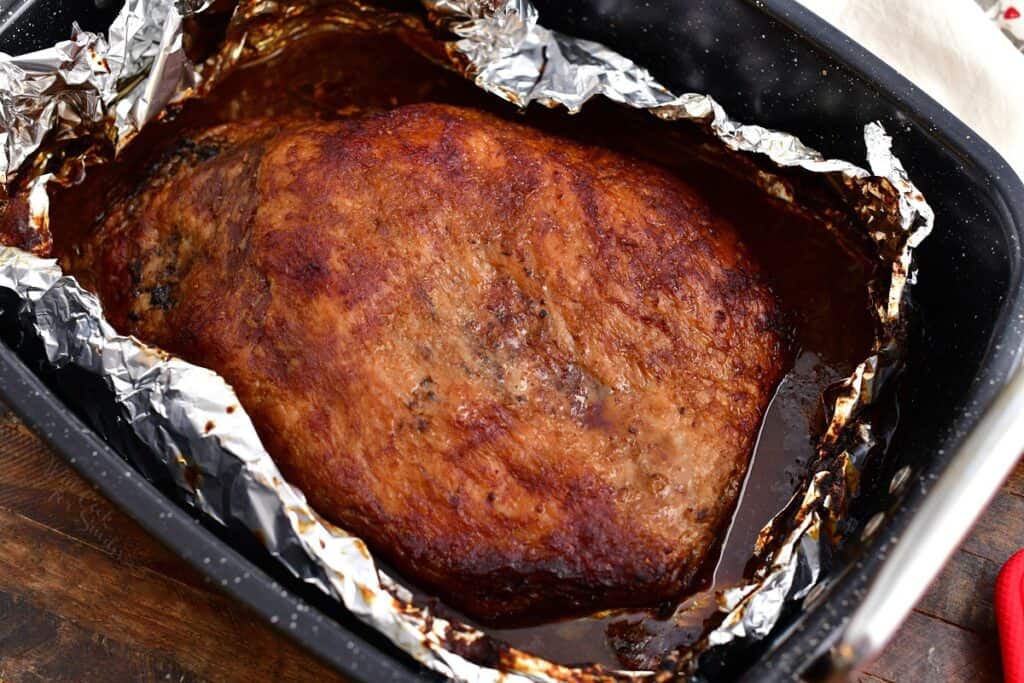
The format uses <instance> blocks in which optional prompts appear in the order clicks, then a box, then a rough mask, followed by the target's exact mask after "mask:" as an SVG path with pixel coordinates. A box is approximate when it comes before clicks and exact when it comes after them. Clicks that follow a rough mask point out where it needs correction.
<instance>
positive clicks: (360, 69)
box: [52, 28, 872, 669]
mask: <svg viewBox="0 0 1024 683" xmlns="http://www.w3.org/2000/svg"><path fill="white" fill-rule="evenodd" d="M404 37H405V38H406V42H403V41H402V40H400V39H399V38H397V37H395V36H383V37H382V36H380V35H377V34H372V33H368V32H361V31H359V30H357V29H352V28H350V29H348V30H347V31H346V32H344V33H343V34H342V35H340V36H339V35H338V33H335V32H326V33H319V34H314V35H308V36H305V37H301V38H295V39H293V40H292V41H291V42H290V43H289V47H288V48H287V49H286V50H284V51H283V52H282V53H280V54H279V55H277V56H275V57H274V58H273V59H270V60H266V61H263V62H261V63H259V64H256V65H254V66H250V67H248V68H246V69H243V70H241V71H239V72H238V73H236V74H234V75H233V76H231V77H230V78H229V79H228V80H226V81H225V82H224V83H223V84H222V85H221V86H219V88H218V89H217V90H215V92H214V93H213V94H212V95H211V96H210V97H208V98H206V99H205V100H201V101H195V102H190V103H188V104H187V105H185V106H184V108H183V109H182V110H181V111H180V112H179V113H178V114H177V115H176V116H175V117H173V120H171V121H165V122H161V123H159V124H156V125H152V126H150V127H149V128H148V129H147V130H146V131H145V132H144V133H142V134H141V135H140V136H139V138H138V139H137V140H136V141H134V142H133V143H132V145H130V146H129V149H128V150H126V153H125V154H124V155H123V156H122V159H121V161H119V162H118V163H116V164H111V165H108V166H106V167H101V168H98V169H94V170H93V171H90V175H89V177H88V178H87V179H86V181H85V182H84V183H83V184H82V185H79V186H78V187H75V188H71V189H68V190H62V191H61V193H62V195H63V196H62V197H61V198H59V199H58V200H56V201H54V202H53V206H54V214H53V221H52V225H53V230H54V236H55V249H56V251H57V254H58V255H59V254H60V253H62V250H67V249H72V248H74V247H73V245H74V243H75V242H76V241H77V240H78V239H79V235H81V234H83V231H88V230H89V228H90V226H91V225H92V224H94V221H93V218H94V217H95V216H97V215H99V214H100V212H101V211H102V210H103V206H104V205H109V202H112V201H118V200H119V198H123V197H124V196H126V195H127V194H128V193H130V192H131V190H132V185H133V184H134V182H135V181H134V180H133V179H137V178H138V169H139V168H140V164H147V163H151V162H152V160H153V158H154V157H155V156H158V154H159V151H160V148H161V146H162V145H167V144H169V143H170V142H173V141H174V140H176V139H178V138H180V137H181V135H182V132H183V131H188V130H190V129H195V128H199V127H205V126H209V125H211V124H213V123H218V122H224V121H232V120H240V119H245V118H250V117H255V116H268V115H274V116H298V115H303V116H317V117H321V118H339V117H341V118H344V117H349V116H354V115H359V114H364V113H366V112H371V111H376V110H381V109H387V108H391V107H394V106H399V105H402V104H409V103H413V102H423V101H435V102H437V101H440V102H449V103H454V104H462V105H470V106H476V107H481V108H485V109H489V110H491V111H494V112H496V113H499V114H501V115H504V116H508V117H521V115H520V114H519V113H518V112H517V111H516V110H515V109H514V108H513V107H511V106H509V105H507V104H505V103H503V102H500V101H499V100H498V99H497V98H494V97H491V96H488V95H485V94H483V93H482V92H481V91H479V90H478V89H476V88H475V87H474V86H472V85H470V84H469V83H468V82H466V81H465V80H464V79H462V78H461V77H460V76H457V75H455V74H452V73H450V72H447V71H445V70H443V69H441V68H439V67H438V66H436V65H434V64H433V63H431V62H430V61H428V60H427V59H425V58H423V57H422V56H420V54H418V53H417V52H416V51H414V50H413V49H411V48H409V47H408V46H407V44H406V43H407V42H408V39H409V37H410V35H409V34H408V33H406V34H405V36H404ZM525 120H526V121H528V122H530V123H532V124H533V125H537V126H539V127H542V128H546V129H549V130H552V131H554V132H557V133H559V134H562V135H567V136H570V137H577V138H581V139H584V140H589V141H591V142H594V143H596V144H603V145H606V146H610V147H617V148H620V149H624V150H626V151H630V152H632V153H633V154H637V155H639V156H644V157H647V158H648V159H649V160H651V161H654V162H656V163H661V164H663V165H667V166H670V167H672V168H675V169H678V171H679V172H680V173H681V174H683V175H684V177H685V178H686V179H687V180H688V181H689V182H691V183H694V184H696V185H697V186H698V187H699V188H700V189H701V190H702V191H703V192H704V194H705V195H706V196H707V198H708V199H709V200H710V201H711V203H712V205H713V206H714V207H715V208H716V209H717V210H718V211H720V212H721V213H723V214H725V215H727V216H728V217H729V218H731V219H732V222H733V223H734V224H735V225H736V226H737V228H738V229H739V231H740V232H741V233H742V235H743V237H744V238H745V241H746V243H747V245H748V246H749V247H750V249H751V250H752V251H753V252H754V253H755V255H756V256H757V257H758V258H759V260H760V262H761V263H762V264H763V267H764V270H765V271H766V272H767V273H768V274H769V278H770V280H771V282H772V286H773V288H774V289H775V291H776V292H777V294H778V295H779V297H780V298H781V300H782V301H783V304H784V306H785V307H786V309H787V310H788V311H789V313H790V315H791V316H792V319H793V322H794V326H795V328H796V340H797V346H798V349H799V350H798V352H797V353H796V354H795V357H794V359H793V364H792V368H791V370H790V371H789V373H788V374H787V375H786V377H785V378H784V379H783V380H782V382H781V383H780V385H779V387H778V390H777V392H776V395H775V397H774V399H773V400H772V402H771V404H770V406H769V408H768V411H767V413H766V415H765V418H764V422H763V425H762V427H761V433H760V437H759V440H758V442H757V445H756V447H755V449H754V453H753V456H752V461H751V465H750V468H749V471H748V475H747V482H746V484H745V486H744V488H743V491H742V493H741V496H740V500H739V503H738V505H737V508H736V511H735V513H734V516H733V520H732V522H731V524H730V526H729V528H728V530H727V533H723V538H724V541H723V542H722V547H721V549H720V553H717V554H716V553H712V554H711V555H712V559H713V560H714V561H711V562H709V563H708V568H707V571H706V572H705V579H704V583H703V585H702V590H701V592H698V593H696V594H694V595H692V596H691V597H689V598H687V599H686V600H685V601H683V602H682V604H681V605H679V606H678V607H677V608H675V609H673V607H672V606H668V607H665V608H662V609H660V610H658V609H651V610H630V611H613V612H608V613H604V614H602V615H599V616H591V617H585V618H575V619H567V620H562V621H557V622H553V623H544V624H539V625H530V626H526V627H520V628H489V627H486V626H482V627H481V628H483V629H484V630H485V631H487V632H489V633H491V634H492V635H494V636H496V637H498V638H500V639H502V640H504V641H506V642H508V643H509V644H511V645H513V646H514V647H517V648H520V649H522V650H525V651H528V652H531V653H533V654H536V655H540V656H542V657H545V658H547V659H550V660H553V661H556V662H559V663H564V664H578V663H600V664H604V665H606V666H609V667H612V668H616V669H618V668H623V667H627V668H647V667H650V666H653V665H654V663H656V661H657V660H658V659H659V657H660V656H661V655H663V654H664V653H666V652H668V651H670V650H671V649H674V648H676V647H679V646H683V645H687V644H690V643H692V642H694V641H695V640H696V639H697V638H698V637H699V636H700V634H701V632H702V631H703V628H704V623H705V621H706V620H707V619H708V617H710V616H711V615H712V614H713V613H714V611H715V591H716V589H720V588H723V587H727V586H730V585H735V584H736V583H737V582H740V581H741V580H742V579H743V577H744V575H745V570H746V569H747V567H746V564H747V562H748V560H749V558H750V555H751V551H752V548H753V546H754V542H755V540H756V538H757V535H758V531H759V530H760V529H761V527H762V526H763V525H764V524H765V523H766V522H767V521H768V520H769V519H770V518H771V517H772V516H773V515H774V514H775V513H776V512H777V511H778V510H779V509H780V508H781V507H782V506H783V505H784V504H785V503H786V502H787V501H788V500H789V499H790V498H791V497H792V495H793V493H794V492H795V491H796V490H797V488H798V487H799V484H800V482H801V481H802V479H803V477H804V476H805V474H806V472H807V467H808V464H809V463H810V461H811V460H812V459H813V457H814V455H815V447H814V444H815V441H816V440H817V438H818V437H819V436H820V434H821V433H822V431H823V430H824V426H825V417H824V411H823V406H822V405H821V393H822V391H823V390H824V389H825V388H826V387H827V386H828V385H829V384H831V383H832V382H834V381H836V380H838V379H840V378H842V377H844V376H846V375H848V374H849V373H850V371H851V370H852V369H853V368H854V366H855V365H856V363H858V362H859V361H860V360H862V359H863V358H864V357H865V356H866V355H867V354H868V352H869V350H870V348H871V343H872V321H871V318H870V315H869V307H868V296H867V282H868V280H869V277H870V275H871V272H870V266H869V263H868V261H867V260H866V259H864V258H863V257H858V256H856V255H855V254H854V252H852V251H851V250H850V249H849V248H846V249H844V248H841V247H840V246H839V244H838V242H837V240H836V238H835V237H834V236H833V235H832V234H830V233H829V232H828V230H827V229H826V227H825V226H824V225H823V224H822V223H820V222H819V221H816V220H813V219H809V218H807V217H805V216H803V215H800V214H799V213H797V212H794V211H791V210H789V209H787V208H786V207H785V206H784V205H783V204H782V203H780V202H778V201H776V200H773V199H769V198H768V197H767V196H766V195H765V194H764V193H763V192H762V191H761V190H759V189H757V188H756V187H755V186H754V185H753V184H752V182H750V181H749V180H747V179H746V178H745V177H743V176H741V175H737V173H736V168H739V167H742V165H743V163H746V164H750V163H751V162H750V161H749V159H746V158H744V160H743V162H739V161H737V163H735V164H732V168H731V170H730V164H729V163H726V164H725V165H721V161H720V159H719V161H718V162H715V161H714V160H713V159H711V160H709V158H708V157H709V152H708V150H709V149H710V150H715V151H713V152H711V153H710V155H711V157H712V158H713V157H714V156H715V155H716V154H717V155H718V156H719V157H721V154H723V153H719V152H718V151H717V150H719V149H720V146H719V145H718V144H717V143H711V144H709V141H708V138H707V136H706V135H705V134H704V133H703V132H701V131H700V130H699V129H698V128H697V127H696V126H693V125H691V124H686V123H671V124H670V123H664V122H659V121H656V120H654V119H653V118H652V117H650V116H649V115H647V114H646V113H638V112H633V111H626V110H624V109H621V108H619V107H617V106H615V105H611V104H609V103H607V102H603V101H602V102H594V103H592V104H590V105H588V107H587V109H586V111H585V112H584V113H583V114H581V115H578V116H576V117H571V118H570V117H568V116H566V115H565V114H564V113H560V112H550V111H547V110H542V109H540V108H531V110H530V111H529V112H528V113H527V114H526V115H525ZM724 154H725V155H726V156H728V154H729V153H724ZM749 175H752V173H750V172H748V173H747V176H749ZM819 190H820V188H819ZM410 588H411V587H410ZM419 597H420V598H421V599H426V600H427V602H429V603H430V604H431V605H432V606H434V608H435V609H436V610H437V611H438V612H439V613H440V614H442V615H447V616H453V617H458V618H460V619H461V620H463V621H466V622H469V623H472V622H471V621H470V620H468V619H465V618H464V617H462V616H461V615H458V614H457V613H455V612H453V611H452V610H450V609H448V608H446V607H445V606H443V605H437V604H436V601H434V600H431V599H429V598H427V597H426V596H422V594H421V595H420V596H419Z"/></svg>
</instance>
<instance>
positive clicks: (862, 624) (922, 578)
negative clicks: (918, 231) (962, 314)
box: [814, 368, 1024, 683]
mask: <svg viewBox="0 0 1024 683" xmlns="http://www.w3.org/2000/svg"><path fill="white" fill-rule="evenodd" d="M1022 452H1024V370H1021V369H1020V368H1018V369H1017V370H1016V371H1015V372H1014V375H1013V377H1012V378H1011V379H1010V381H1009V382H1007V384H1006V385H1005V386H1004V387H1003V388H1002V389H1001V390H1000V392H999V394H998V395H997V396H996V398H995V400H994V401H993V402H992V404H991V405H990V406H989V408H988V410H987V411H986V412H985V414H984V415H983V416H982V418H981V420H980V421H979V422H978V424H977V426H976V427H975V428H974V429H973V430H972V431H971V433H970V434H969V435H968V436H967V438H966V439H964V441H963V443H962V444H961V446H960V448H959V450H958V451H957V453H956V455H955V456H954V458H953V460H952V462H951V463H950V465H949V467H948V468H947V469H946V471H945V472H943V473H942V475H941V476H940V477H939V479H938V480H937V481H936V483H935V486H934V487H933V488H932V490H931V492H930V493H929V494H928V495H927V496H925V498H924V502H923V503H922V504H921V507H920V509H919V510H918V512H917V514H916V515H914V518H913V519H912V520H911V522H910V524H909V525H908V526H907V528H906V531H905V532H904V534H903V535H902V537H901V538H900V539H899V540H898V541H897V542H896V544H895V546H894V547H893V550H892V553H891V554H890V555H889V557H888V558H886V560H885V561H884V562H883V564H882V568H881V570H880V571H879V572H878V574H877V576H876V577H875V579H874V580H873V581H872V582H871V584H870V585H869V587H868V590H867V593H866V594H865V596H864V599H863V601H862V602H861V604H860V606H859V607H858V608H857V609H856V610H855V611H854V612H853V614H852V615H851V617H850V620H849V622H848V623H847V626H846V628H845V629H844V630H843V631H842V633H841V635H840V636H839V639H838V641H837V642H836V644H835V645H834V646H833V647H832V648H831V650H830V651H829V653H828V654H827V655H826V657H825V659H826V661H825V662H822V661H821V660H819V661H818V662H816V666H815V667H814V668H815V669H817V671H818V672H821V673H824V676H823V677H822V678H823V680H826V681H829V682H830V683H832V682H838V681H847V680H849V678H850V676H851V674H852V673H853V672H854V671H855V670H856V669H857V668H858V667H859V666H861V665H863V664H864V663H865V662H867V661H869V660H870V659H872V658H874V657H875V656H877V655H878V654H879V652H880V651H881V649H882V647H883V646H884V645H885V644H886V642H888V641H889V639H890V638H891V637H892V636H893V635H894V634H895V633H896V629H897V628H899V626H900V624H902V623H903V620H904V619H905V618H906V616H907V615H908V614H909V613H910V611H911V610H912V609H913V608H914V605H916V604H917V601H918V600H919V599H920V598H921V595H922V594H923V593H924V592H925V590H926V589H927V588H928V586H929V584H930V583H931V582H932V580H933V579H934V578H935V576H936V575H937V574H938V573H939V570H940V569H942V566H943V565H944V564H945V562H946V560H947V559H948V558H949V557H950V556H951V555H952V554H953V552H954V551H955V550H956V549H957V548H958V547H959V545H960V543H961V541H962V540H963V539H964V537H965V536H966V535H967V532H968V531H970V529H971V527H972V526H973V525H974V522H975V521H976V520H977V519H978V517H980V516H981V514H982V512H984V510H985V507H986V506H987V504H988V502H989V501H990V500H991V499H992V497H993V496H994V495H995V494H996V492H997V491H998V490H999V487H1000V486H1001V485H1002V483H1003V481H1004V480H1005V479H1006V477H1008V476H1009V474H1010V472H1011V471H1012V470H1013V468H1014V466H1015V465H1016V463H1017V460H1018V458H1019V457H1020V455H1021V453H1022ZM821 664H825V666H821ZM821 673H819V674H818V675H817V676H815V679H818V678H819V676H821Z"/></svg>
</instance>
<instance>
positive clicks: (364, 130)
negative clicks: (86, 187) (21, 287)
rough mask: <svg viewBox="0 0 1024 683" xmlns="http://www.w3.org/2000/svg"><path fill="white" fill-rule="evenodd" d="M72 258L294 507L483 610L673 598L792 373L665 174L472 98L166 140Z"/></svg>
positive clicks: (780, 342)
mask: <svg viewBox="0 0 1024 683" xmlns="http://www.w3.org/2000/svg"><path fill="white" fill-rule="evenodd" d="M79 251H80V254H79V255H77V256H69V257H66V258H65V261H66V262H65V263H64V265H65V266H66V268H67V269H68V270H69V271H70V272H71V273H73V274H75V275H76V276H78V277H79V278H80V279H81V280H82V281H83V283H84V284H85V286H87V287H89V288H92V289H94V290H95V291H97V292H98V293H99V295H100V298H101V300H102V301H103V303H104V305H105V308H106V311H107V315H108V317H109V319H110V320H111V322H112V323H113V324H114V325H115V327H117V328H118V329H119V330H121V331H124V332H129V333H132V334H134V335H136V336H138V337H140V338H141V339H143V340H145V341H148V342H152V343H154V344H157V345H159V346H161V347H163V348H165V349H167V350H169V351H172V352H174V353H177V354H180V355H181V356H183V357H184V358H186V359H187V360H189V361H192V362H194V363H197V364H200V365H204V366H206V367H209V368H212V369H213V370H216V371H217V372H219V373H220V374H221V375H223V376H224V377H225V378H226V379H227V380H228V381H229V382H230V383H231V384H232V385H233V386H234V388H235V390H236V391H237V392H238V395H239V397H240V398H241V400H242V403H243V405H244V406H245V408H246V410H247V411H248V413H249V414H250V415H251V417H252V419H253V422H254V424H255V426H256V428H257V431H258V432H259V434H260V436H261V438H262V439H263V441H264V444H265V445H266V447H267V449H268V451H269V452H270V453H271V454H272V455H273V456H274V458H275V460H276V461H277V463H278V464H279V466H280V467H281V469H282V471H283V472H284V474H285V476H286V477H288V479H289V480H290V481H291V482H292V483H294V484H296V485H297V486H299V487H300V488H301V489H302V490H303V491H304V492H305V493H306V495H307V497H308V498H309V499H310V501H311V503H312V504H313V506H314V508H315V509H316V510H317V511H318V512H320V513H321V514H322V515H324V516H325V517H326V518H328V519H330V520H331V521H333V522H335V523H337V524H339V525H341V526H343V527H345V528H346V529H348V530H350V531H352V532H353V533H355V534H357V535H359V536H361V537H362V538H364V539H365V540H366V541H367V542H368V543H369V544H370V546H371V548H372V549H373V550H374V552H376V553H378V554H380V555H381V556H382V557H384V558H386V559H387V560H388V561H389V562H391V563H392V564H393V565H395V566H396V567H397V568H398V569H399V570H401V571H402V572H403V573H404V574H405V575H406V576H408V577H409V578H411V579H412V580H413V581H414V582H416V583H418V584H419V585H421V586H423V587H424V588H427V589H429V590H431V591H434V592H436V593H437V594H438V595H439V596H440V597H441V598H442V599H444V600H445V601H446V602H448V603H450V604H452V605H453V606H455V607H457V608H459V609H461V610H462V611H464V612H465V613H467V614H469V615H470V616H472V617H474V618H476V619H479V620H482V621H486V622H494V621H506V622H507V621H509V620H522V619H535V618H539V617H542V616H560V615H566V614H570V613H580V612H583V611H587V610H594V609H605V608H613V607H629V606H646V605H654V604H657V603H659V602H662V601H665V600H674V599H676V598H678V597H679V596H680V595H681V594H682V593H684V592H685V591H686V589H687V587H688V585H689V584H690V583H691V581H692V580H693V578H694V576H695V575H696V573H697V571H698V569H699V568H700V565H701V563H702V561H703V560H704V558H705V555H706V554H707V553H708V551H709V550H710V549H711V547H712V546H713V545H714V542H715V540H716V538H717V536H718V534H719V533H720V532H721V531H722V530H723V529H724V525H725V523H726V522H727V520H728V516H729V513H730V511H731V509H732V507H733V505H734V503H735V499H736V496H737V493H738V490H739V487H740V484H741V482H742V479H743V474H744V472H745V470H746V467H747V462H748V458H749V455H750V452H751V449H752V446H753V443H754V440H755V438H756V436H757V431H758V426H759V424H760V421H761V417H762V414H763V411H764V409H765V407H766V405H767V403H768V400H769V399H770V397H771V394H772V391H773V389H774V387H775V385H776V383H777V382H778V380H779V379H780V378H781V377H782V375H783V373H784V371H785V368H786V364H787V362H788V358H789V349H788V341H787V340H788V335H789V333H788V330H787V326H786V325H785V323H784V321H783V319H782V316H781V313H780V308H779V305H778V303H777V301H776V299H775V297H774V296H773V294H772V293H771V292H770V291H769V289H768V288H767V286H765V285H764V284H763V283H762V281H761V276H760V274H759V270H758V267H757V265H756V264H755V263H754V262H753V261H752V259H751V257H750V256H749V254H748V252H747V251H746V249H745V248H744V247H743V245H742V244H741V243H740V241H739V239H738V237H737V235H736V233H735V230H734V228H733V227H732V226H731V225H730V224H729V223H728V222H726V221H725V220H724V219H722V218H720V217H719V216H716V214H715V213H714V212H713V211H712V210H711V208H710V207H709V206H708V204H707V203H706V202H705V201H704V200H703V199H702V198H701V197H700V196H699V195H698V194H697V193H696V192H695V191H694V190H693V189H691V187H690V186H689V185H688V184H687V183H685V182H684V181H682V180H681V179H679V178H678V177H675V176H674V175H672V174H670V173H669V172H667V171H665V170H662V169H660V168H658V167H655V166H652V165H649V164H646V163H643V162H640V161H636V160H633V159H631V158H629V157H626V156H623V155H620V154H617V153H613V152H610V151H606V150H603V149H600V148H596V147H589V146H583V145H579V144H576V143H572V142H569V141H566V140H562V139H559V138H556V137H553V136H550V135H546V134H543V133H540V132H537V131H535V130H533V129H531V128H527V127H524V126H521V125H516V124H512V123H509V122H506V121H505V120H503V119H501V118H498V117H495V116H492V115H489V114H484V113H482V112H478V111H475V110H471V109H462V108H456V107H450V106H442V105H433V104H427V105H411V106H405V107H401V108H398V109H395V110H392V111H390V112H387V113H384V114H380V115H376V116H371V117H367V118H363V119H358V120H350V121H343V122H315V121H276V120H269V121H256V122H251V123H234V124H227V125H224V126H220V127H218V128H214V129H211V130H209V131H207V132H205V133H203V134H201V135H199V136H197V137H195V138H192V139H190V140H185V141H182V143H181V144H180V145H179V146H178V148H177V151H176V153H175V154H173V155H171V156H170V157H168V158H167V159H165V162H164V163H163V164H162V165H160V166H159V167H157V168H155V169H153V170H152V172H151V173H150V174H149V175H148V177H147V178H146V179H145V180H144V181H143V182H142V184H141V185H140V186H139V188H138V190H137V191H136V192H135V194H134V196H133V197H132V198H131V199H130V200H129V201H125V202H121V203H119V204H118V205H117V206H114V207H110V210H109V211H108V213H107V215H106V217H105V218H104V219H103V220H102V222H101V223H100V224H99V225H98V227H97V229H96V231H95V232H94V234H93V235H92V236H91V237H90V238H89V239H88V240H87V241H85V242H84V243H83V244H81V245H79Z"/></svg>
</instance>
